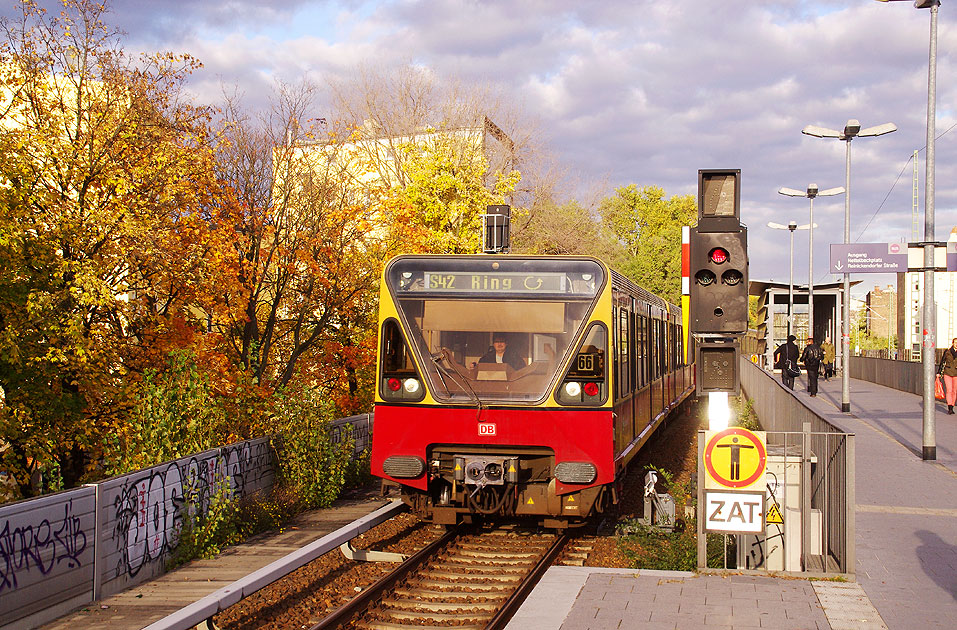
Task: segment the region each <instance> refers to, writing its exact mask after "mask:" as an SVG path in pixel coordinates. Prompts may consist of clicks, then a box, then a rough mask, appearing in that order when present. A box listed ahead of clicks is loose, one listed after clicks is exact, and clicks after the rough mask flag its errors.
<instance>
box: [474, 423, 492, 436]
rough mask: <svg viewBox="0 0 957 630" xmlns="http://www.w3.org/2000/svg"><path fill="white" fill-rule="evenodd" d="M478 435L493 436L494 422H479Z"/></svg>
mask: <svg viewBox="0 0 957 630" xmlns="http://www.w3.org/2000/svg"><path fill="white" fill-rule="evenodd" d="M478 434H479V435H495V423H494V422H479V425H478Z"/></svg>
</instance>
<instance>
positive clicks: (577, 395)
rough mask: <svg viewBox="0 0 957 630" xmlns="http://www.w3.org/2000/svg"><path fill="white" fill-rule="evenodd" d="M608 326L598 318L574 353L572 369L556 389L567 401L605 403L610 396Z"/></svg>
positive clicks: (562, 398) (587, 403)
mask: <svg viewBox="0 0 957 630" xmlns="http://www.w3.org/2000/svg"><path fill="white" fill-rule="evenodd" d="M607 338H608V335H607V332H606V330H605V326H604V325H602V324H601V323H599V322H595V323H593V324H592V325H591V328H590V329H589V330H588V334H587V335H585V339H584V340H583V341H582V344H581V346H579V348H578V351H577V352H576V353H575V355H574V356H573V357H572V361H571V363H570V364H569V367H568V371H567V372H565V377H564V378H563V379H562V381H561V383H560V384H559V386H558V389H557V391H556V392H555V399H556V400H557V401H558V402H560V403H561V404H563V405H601V404H603V403H604V402H605V400H606V399H607V391H608V380H607V378H606V374H607V373H606V370H605V356H606V354H607V353H606V349H607V347H608V343H607Z"/></svg>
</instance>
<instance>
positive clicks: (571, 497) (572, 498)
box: [568, 495, 575, 503]
mask: <svg viewBox="0 0 957 630" xmlns="http://www.w3.org/2000/svg"><path fill="white" fill-rule="evenodd" d="M568 502H569V503H574V502H575V497H573V496H571V495H569V497H568Z"/></svg>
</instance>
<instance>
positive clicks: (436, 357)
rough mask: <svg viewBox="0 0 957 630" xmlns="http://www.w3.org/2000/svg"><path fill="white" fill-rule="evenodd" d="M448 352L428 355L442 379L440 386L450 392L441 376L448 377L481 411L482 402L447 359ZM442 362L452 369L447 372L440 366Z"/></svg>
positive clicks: (467, 380)
mask: <svg viewBox="0 0 957 630" xmlns="http://www.w3.org/2000/svg"><path fill="white" fill-rule="evenodd" d="M448 352H449V351H448V350H447V349H446V348H442V349H441V350H439V351H438V352H434V353H430V354H429V358H430V359H432V362H433V363H434V364H435V367H437V368H438V373H439V378H441V379H442V385H443V386H444V387H445V389H446V391H451V390H449V385H448V383H447V382H446V381H445V377H444V376H443V374H444V375H446V376H448V377H450V378H451V379H452V380H453V381H454V382H455V384H456V385H458V386H459V387H460V388H461V389H462V390H463V391H464V392H465V393H466V394H467V395H468V397H469V400H470V401H472V402H473V403H474V404H475V406H476V407H478V408H479V410H481V409H482V406H483V403H482V400H481V399H480V398H479V397H478V394H476V393H475V390H474V389H472V386H471V385H469V379H468V378H467V377H466V376H465V375H463V374H460V373H459V371H458V369H457V366H456V365H455V362H454V361H452V360H451V359H450V358H449V356H448ZM443 360H445V361H447V362H448V363H449V364H450V365H451V366H452V368H453V369H452V370H449V369H448V368H447V367H445V366H444V365H442V361H443Z"/></svg>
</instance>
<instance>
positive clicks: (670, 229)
mask: <svg viewBox="0 0 957 630" xmlns="http://www.w3.org/2000/svg"><path fill="white" fill-rule="evenodd" d="M599 212H600V214H601V217H602V221H603V224H604V226H605V227H606V228H607V229H609V230H611V232H612V234H614V237H615V238H616V239H617V241H618V244H619V245H620V248H621V250H620V254H619V256H618V260H617V261H616V264H617V266H618V268H619V270H620V271H621V272H622V273H624V274H625V275H627V276H628V277H630V278H631V279H632V280H634V281H635V282H637V283H638V284H639V285H641V286H643V287H645V288H646V289H648V290H649V291H652V292H653V293H656V294H657V295H660V296H661V297H663V298H665V299H667V300H669V301H670V302H672V303H675V304H677V303H680V299H681V226H683V225H693V224H695V223H696V222H697V221H696V220H697V204H696V202H695V199H694V197H693V196H692V195H680V196H679V195H673V196H672V197H670V198H668V199H666V198H665V191H664V190H662V189H661V188H659V187H657V186H643V187H641V188H639V187H638V186H636V185H635V184H630V185H628V186H623V187H621V188H618V189H617V190H616V191H615V194H614V196H611V197H608V198H607V199H605V200H603V201H602V202H601V204H600V206H599Z"/></svg>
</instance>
